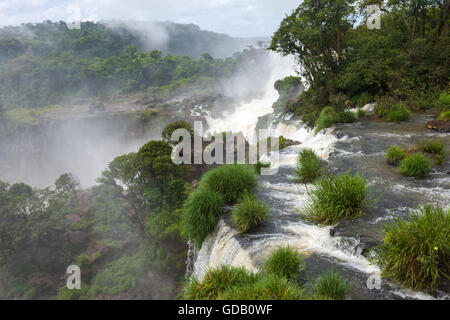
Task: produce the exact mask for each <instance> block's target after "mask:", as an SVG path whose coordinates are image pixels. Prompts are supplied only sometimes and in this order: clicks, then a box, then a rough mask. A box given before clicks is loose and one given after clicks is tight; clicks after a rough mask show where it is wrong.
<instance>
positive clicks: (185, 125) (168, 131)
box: [161, 120, 194, 143]
mask: <svg viewBox="0 0 450 320" xmlns="http://www.w3.org/2000/svg"><path fill="white" fill-rule="evenodd" d="M177 129H185V130H187V131H188V132H189V134H190V136H191V137H192V138H193V137H194V129H192V125H191V124H190V123H189V122H187V121H184V120H180V121H176V122H174V123H171V124H168V125H167V126H166V127H165V128H164V130H163V131H162V133H161V135H162V137H163V139H164V140H165V141H167V142H171V143H172V142H173V143H177V142H178V141H171V137H172V134H173V132H174V131H175V130H177Z"/></svg>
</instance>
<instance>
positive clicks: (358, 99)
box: [351, 91, 373, 108]
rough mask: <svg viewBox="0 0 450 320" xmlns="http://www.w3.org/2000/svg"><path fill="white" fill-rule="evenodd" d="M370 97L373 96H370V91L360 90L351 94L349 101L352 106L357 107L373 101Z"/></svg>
mask: <svg viewBox="0 0 450 320" xmlns="http://www.w3.org/2000/svg"><path fill="white" fill-rule="evenodd" d="M372 99H373V98H372V97H371V96H370V93H368V92H367V91H365V92H361V93H360V94H358V95H355V96H353V97H352V99H351V103H352V105H353V106H355V107H357V108H362V107H364V106H365V105H366V104H368V103H370V102H372V101H373V100H372Z"/></svg>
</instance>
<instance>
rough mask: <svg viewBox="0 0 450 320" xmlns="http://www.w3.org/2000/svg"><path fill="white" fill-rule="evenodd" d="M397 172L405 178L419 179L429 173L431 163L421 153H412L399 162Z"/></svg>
mask: <svg viewBox="0 0 450 320" xmlns="http://www.w3.org/2000/svg"><path fill="white" fill-rule="evenodd" d="M398 171H399V172H400V173H401V174H402V175H404V176H406V177H420V176H423V175H426V174H427V173H429V172H430V171H431V161H430V159H428V158H427V157H426V156H424V155H423V154H422V153H414V154H412V155H409V156H407V157H406V158H405V159H403V160H402V162H400V165H399V167H398Z"/></svg>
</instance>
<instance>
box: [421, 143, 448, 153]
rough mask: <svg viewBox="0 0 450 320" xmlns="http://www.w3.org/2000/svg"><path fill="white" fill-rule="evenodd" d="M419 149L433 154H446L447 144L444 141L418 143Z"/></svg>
mask: <svg viewBox="0 0 450 320" xmlns="http://www.w3.org/2000/svg"><path fill="white" fill-rule="evenodd" d="M417 149H418V150H420V151H422V152H428V153H432V154H444V152H445V143H444V141H442V140H423V141H420V142H419V143H417Z"/></svg>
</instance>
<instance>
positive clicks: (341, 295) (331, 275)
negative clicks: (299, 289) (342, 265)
mask: <svg viewBox="0 0 450 320" xmlns="http://www.w3.org/2000/svg"><path fill="white" fill-rule="evenodd" d="M349 290H350V284H349V283H348V281H347V279H345V278H344V277H342V276H341V275H339V274H338V273H336V272H333V271H329V272H327V273H325V274H324V275H321V276H320V277H319V278H318V279H316V281H315V286H314V294H315V296H316V297H317V298H318V299H324V300H345V299H346V297H347V294H348V292H349Z"/></svg>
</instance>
